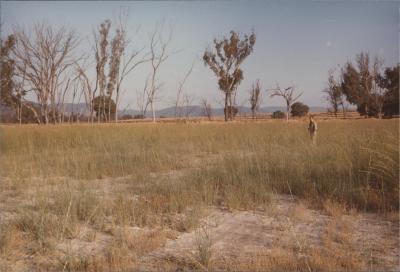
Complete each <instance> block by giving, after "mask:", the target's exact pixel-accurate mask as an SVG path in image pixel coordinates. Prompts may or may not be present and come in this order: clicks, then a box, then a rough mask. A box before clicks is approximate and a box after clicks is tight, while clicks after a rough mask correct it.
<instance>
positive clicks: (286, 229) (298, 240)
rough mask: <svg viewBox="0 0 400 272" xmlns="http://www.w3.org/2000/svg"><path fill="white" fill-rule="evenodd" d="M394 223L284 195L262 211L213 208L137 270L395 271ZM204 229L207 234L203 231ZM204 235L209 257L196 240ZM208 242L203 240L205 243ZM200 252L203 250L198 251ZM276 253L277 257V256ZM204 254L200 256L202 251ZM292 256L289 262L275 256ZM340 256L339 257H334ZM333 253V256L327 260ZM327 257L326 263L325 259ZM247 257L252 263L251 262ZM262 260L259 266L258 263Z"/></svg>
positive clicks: (141, 262) (397, 257)
mask: <svg viewBox="0 0 400 272" xmlns="http://www.w3.org/2000/svg"><path fill="white" fill-rule="evenodd" d="M398 231H399V228H398V224H395V223H392V222H388V221H383V220H382V219H380V218H379V217H377V216H375V215H368V214H359V213H357V214H351V215H346V214H342V215H337V216H329V215H326V214H323V213H322V211H316V210H312V209H309V208H307V207H306V206H305V205H303V204H302V203H300V202H299V201H297V200H292V199H291V198H290V197H287V196H278V197H274V200H273V202H272V204H271V207H270V208H269V209H268V211H267V212H260V211H253V212H252V211H232V212H231V211H227V210H214V211H213V212H212V213H211V214H210V215H209V216H208V217H207V218H205V219H204V220H203V221H202V226H201V227H200V228H198V229H196V230H194V231H192V232H189V233H184V234H181V235H180V236H179V237H178V238H177V239H175V240H168V241H167V242H166V244H165V246H164V247H163V248H160V249H158V250H155V251H153V252H151V253H150V254H148V255H147V256H145V257H143V258H142V259H141V261H140V265H139V266H138V270H152V271H153V270H166V269H167V270H180V269H205V268H210V266H211V267H212V268H214V269H247V270H248V269H250V270H253V269H255V268H257V265H258V266H260V265H261V267H258V268H259V269H261V270H263V269H262V268H264V270H265V269H288V270H291V268H293V269H297V268H300V270H302V268H303V269H304V270H308V268H310V269H311V270H313V269H314V268H315V269H317V268H322V269H323V270H324V268H325V270H329V268H336V269H345V268H347V270H348V269H349V268H353V269H363V270H365V269H372V270H385V271H387V270H389V271H398V270H399V268H400V266H399V247H398V242H399V240H398ZM203 234H206V235H203ZM207 239H208V240H209V244H208V246H209V248H208V249H206V250H208V251H209V252H211V253H210V255H209V260H206V261H207V263H205V259H204V258H202V256H201V254H202V251H204V250H205V249H204V248H203V249H202V248H201V243H202V242H204V241H201V240H207ZM206 244H207V243H206ZM203 253H204V252H203ZM277 256H278V257H277ZM203 257H204V256H203ZM279 257H281V258H287V257H292V258H295V259H297V265H299V266H297V267H296V261H295V259H292V260H293V262H292V265H294V266H293V267H288V266H286V265H287V264H286V263H283V262H282V261H281V262H279V261H278V262H277V261H276V260H277V258H278V259H279ZM334 257H337V258H338V259H340V262H339V261H337V260H334ZM332 258H333V260H332ZM329 259H330V263H325V261H326V260H329ZM252 263H253V264H254V266H252ZM262 265H264V266H262ZM350 270H351V269H350Z"/></svg>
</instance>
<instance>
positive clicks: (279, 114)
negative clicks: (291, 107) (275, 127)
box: [272, 110, 286, 119]
mask: <svg viewBox="0 0 400 272" xmlns="http://www.w3.org/2000/svg"><path fill="white" fill-rule="evenodd" d="M272 118H273V119H285V118H286V113H284V112H282V111H280V110H278V111H274V112H273V113H272Z"/></svg>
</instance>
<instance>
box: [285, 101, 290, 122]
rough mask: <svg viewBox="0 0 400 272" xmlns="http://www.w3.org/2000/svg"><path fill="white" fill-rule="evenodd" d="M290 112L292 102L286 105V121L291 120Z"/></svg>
mask: <svg viewBox="0 0 400 272" xmlns="http://www.w3.org/2000/svg"><path fill="white" fill-rule="evenodd" d="M289 114H290V104H289V103H287V105H286V122H289Z"/></svg>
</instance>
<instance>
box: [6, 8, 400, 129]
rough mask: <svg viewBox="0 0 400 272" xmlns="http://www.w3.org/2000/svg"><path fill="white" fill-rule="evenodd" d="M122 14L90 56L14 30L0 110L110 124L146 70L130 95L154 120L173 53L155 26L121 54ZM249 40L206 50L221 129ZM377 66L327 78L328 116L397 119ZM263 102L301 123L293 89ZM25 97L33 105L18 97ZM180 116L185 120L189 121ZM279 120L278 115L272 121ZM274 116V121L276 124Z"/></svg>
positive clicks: (68, 35)
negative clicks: (130, 82) (351, 110)
mask: <svg viewBox="0 0 400 272" xmlns="http://www.w3.org/2000/svg"><path fill="white" fill-rule="evenodd" d="M127 18H128V16H127V14H124V13H120V15H119V17H118V18H117V20H116V22H115V23H114V24H112V22H111V21H110V20H105V21H103V22H102V23H101V24H100V25H99V26H98V27H97V28H96V29H93V32H92V37H91V40H90V52H86V53H82V52H80V54H78V52H77V50H78V48H79V45H80V43H81V42H82V40H81V39H80V38H79V36H78V35H77V33H76V31H74V30H73V29H70V28H66V27H59V28H57V27H55V26H52V25H49V24H46V23H36V24H34V25H33V27H32V28H31V29H24V28H21V27H16V28H15V29H14V31H13V33H12V34H11V35H9V36H8V37H7V38H6V39H5V40H1V60H0V61H1V62H0V69H1V70H0V71H1V86H0V87H1V93H0V95H1V103H2V104H5V105H8V106H11V107H12V108H13V109H14V111H15V115H16V117H17V120H18V122H20V123H22V122H23V120H25V121H26V120H29V121H32V120H34V121H36V122H37V123H39V124H49V123H63V122H73V121H74V120H75V119H78V120H79V112H74V103H75V102H76V101H77V102H78V103H79V102H80V101H81V100H82V99H83V100H84V102H85V104H86V108H87V109H88V111H89V116H88V117H87V118H86V119H87V121H88V122H91V123H93V122H111V121H113V122H117V121H118V110H119V104H120V98H121V94H122V89H123V83H124V80H125V79H126V78H127V77H128V76H131V73H132V71H134V70H135V69H136V68H137V67H139V66H140V65H143V64H146V63H147V64H150V65H149V66H150V72H149V74H148V77H147V78H146V80H145V82H144V87H143V89H142V90H137V93H136V94H137V105H138V108H139V110H140V112H141V113H142V114H140V116H141V117H145V116H146V113H147V112H148V111H151V115H152V120H153V121H155V120H156V116H155V103H156V102H157V101H159V100H160V97H159V92H160V89H161V88H162V82H160V80H159V73H160V67H161V66H162V65H163V63H164V62H165V61H166V60H167V59H168V58H169V57H170V56H171V55H173V54H175V53H177V51H173V50H171V48H170V43H171V39H172V28H171V29H169V31H165V26H164V23H159V24H157V25H156V27H155V28H154V30H153V32H152V33H150V34H149V40H148V46H147V49H146V47H143V48H140V49H134V50H132V51H129V48H130V47H129V45H131V44H133V41H132V40H131V39H130V38H129V35H128V29H127ZM255 43H256V35H255V33H254V32H251V33H250V34H249V35H246V34H245V35H243V36H242V37H241V36H240V35H239V34H238V33H236V32H235V31H231V32H230V35H229V36H228V37H223V38H222V39H220V40H218V39H214V41H213V46H212V47H209V48H206V50H205V52H204V55H203V62H204V65H205V66H207V67H209V68H210V70H211V71H212V72H213V73H214V74H215V76H216V78H217V83H218V87H219V89H220V90H221V91H222V93H223V96H224V118H225V121H230V120H233V119H234V117H235V115H236V114H237V112H238V108H237V101H236V94H237V89H238V86H239V85H240V83H241V82H242V80H243V79H244V72H243V70H242V69H241V65H242V63H243V62H244V61H245V59H246V58H247V57H248V56H249V55H250V54H251V53H252V52H253V50H254V46H255ZM194 64H195V62H193V63H192V65H191V66H190V68H189V69H188V71H187V72H186V74H185V75H184V77H183V79H182V80H181V81H180V82H179V84H178V88H177V95H176V98H175V100H174V102H173V105H174V107H175V117H178V118H180V117H181V116H182V115H183V114H184V113H183V112H182V108H183V107H184V106H186V109H188V108H189V105H190V104H191V103H192V102H193V97H191V96H190V95H189V94H188V93H187V92H185V91H184V85H185V82H186V81H187V79H188V77H189V76H190V75H191V73H192V71H193V67H194ZM382 67H383V62H382V61H380V60H379V59H378V58H375V59H374V62H373V64H372V65H370V59H369V54H368V53H361V54H360V55H357V58H356V64H352V63H350V62H349V63H346V64H345V65H344V67H342V68H341V70H340V72H341V73H340V76H339V78H335V75H334V72H333V70H332V71H330V72H329V77H328V87H327V88H326V89H325V90H324V92H325V93H326V95H327V99H328V101H329V103H330V105H331V106H332V109H333V111H334V113H335V115H337V112H338V111H339V110H340V109H341V110H342V111H343V112H344V113H345V111H346V108H347V105H346V103H349V104H354V105H356V106H357V110H358V111H359V112H360V113H361V114H362V115H366V116H379V117H381V116H382V114H384V115H393V114H398V111H399V106H398V73H399V67H398V66H396V67H394V68H386V69H385V70H383V68H382ZM265 91H267V92H270V96H271V97H274V96H279V97H282V98H283V99H284V101H285V103H286V114H285V116H286V119H287V120H289V118H290V115H291V114H290V113H292V115H293V116H295V115H300V116H301V115H304V112H308V107H307V106H306V105H304V104H302V103H300V102H298V101H297V100H298V99H299V97H300V96H301V95H302V93H297V92H296V91H295V86H288V87H286V88H281V87H280V86H279V84H277V86H276V88H274V89H270V90H265ZM262 92H263V91H262V87H261V83H260V81H259V80H257V81H255V82H254V84H253V86H252V88H251V89H250V90H249V99H248V102H249V104H250V107H251V111H252V117H253V118H256V116H257V111H258V110H259V107H260V104H261V100H262ZM29 93H31V94H33V95H34V97H35V98H36V101H37V102H36V103H33V102H32V101H29V100H28V99H27V98H26V97H27V95H28V94H29ZM67 97H69V98H70V99H72V103H71V104H72V110H71V111H72V112H70V113H69V114H66V113H65V104H66V103H65V101H66V98H67ZM201 105H202V107H203V111H204V115H205V116H207V117H208V118H209V119H210V120H211V118H212V109H211V104H210V103H209V101H207V99H204V98H203V99H201ZM189 114H190V113H189V112H188V110H187V111H186V116H189ZM278 115H279V113H278ZM278 115H276V116H278Z"/></svg>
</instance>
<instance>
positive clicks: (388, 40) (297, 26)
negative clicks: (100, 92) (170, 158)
mask: <svg viewBox="0 0 400 272" xmlns="http://www.w3.org/2000/svg"><path fill="white" fill-rule="evenodd" d="M121 7H122V8H123V9H129V12H130V19H129V22H128V26H129V30H130V31H131V32H130V34H133V32H134V29H136V28H137V27H138V26H140V30H139V33H138V34H137V35H136V36H135V37H134V39H133V45H134V46H136V48H140V47H142V46H144V45H146V44H148V33H149V32H151V31H152V30H153V29H154V27H155V24H156V22H157V21H161V20H163V19H164V20H165V21H166V22H167V23H171V24H172V25H173V26H174V34H173V41H172V43H171V48H175V49H182V51H181V52H180V53H178V54H176V55H173V56H172V57H171V58H170V59H169V60H168V61H167V62H166V63H165V64H163V66H162V67H161V70H160V81H162V82H164V83H165V84H164V85H163V89H162V90H161V96H162V98H163V101H164V102H161V103H159V105H158V106H157V107H158V108H162V107H165V106H168V105H170V104H171V103H170V101H171V99H172V98H173V97H174V96H175V93H176V89H177V84H178V81H179V80H180V79H181V78H182V77H183V76H184V74H185V72H186V71H187V69H188V68H189V66H190V65H191V63H192V61H193V59H194V58H197V62H196V64H195V71H194V73H193V74H192V75H191V77H190V78H189V79H188V81H187V85H186V88H185V89H186V90H187V91H188V92H189V93H190V94H191V95H193V96H194V97H196V98H197V99H198V100H199V99H200V98H201V97H207V98H209V99H210V100H212V101H213V102H214V105H218V103H217V101H220V100H221V98H222V94H221V92H220V91H219V90H218V87H217V79H216V78H215V76H214V75H213V74H212V72H211V70H209V69H208V68H207V67H205V66H204V64H203V62H202V60H201V57H202V54H203V52H204V50H205V48H206V47H207V46H209V45H212V40H213V38H215V37H217V38H218V37H220V38H221V37H222V36H223V35H228V34H229V31H230V30H236V31H239V32H240V33H249V32H250V31H251V29H254V30H255V33H256V35H257V42H256V45H255V48H254V52H253V54H252V55H250V56H249V57H248V58H247V59H246V61H245V63H244V64H243V70H244V77H245V80H243V81H242V83H241V85H240V86H239V88H238V103H239V104H241V102H243V101H245V100H246V99H247V96H248V93H247V90H248V89H249V88H250V87H251V83H252V82H253V81H255V80H256V79H257V78H259V79H260V81H261V83H262V85H263V87H264V88H271V87H274V86H275V82H279V83H280V85H281V86H287V85H289V84H292V83H293V84H294V85H296V87H297V90H298V91H302V92H304V94H303V96H302V97H301V99H300V101H302V102H304V103H306V104H308V105H310V106H321V105H322V106H325V105H326V103H325V101H324V99H323V94H322V92H321V91H322V90H323V88H324V87H325V85H326V79H327V73H328V70H329V69H330V68H333V67H336V66H337V65H338V64H343V63H345V62H346V61H347V60H353V59H354V58H355V55H356V54H357V53H359V52H361V51H368V52H370V54H371V55H375V54H379V55H380V56H381V57H383V58H384V60H385V65H386V66H392V65H395V64H396V63H397V62H399V46H398V44H399V36H398V35H399V32H398V31H399V2H390V1H374V2H366V1H363V2H361V1H354V2H351V1H329V2H326V1H318V2H314V1H232V2H231V1H217V2H200V1H194V2H185V1H182V2H157V1H156V2H129V1H125V2H106V1H91V2H81V1H77V2H66V1H65V2H49V1H43V2H33V1H32V2H31V1H29V2H19V1H18V2H16V1H2V2H1V22H2V24H3V29H2V36H4V35H6V34H8V33H9V32H10V29H11V28H12V26H13V25H15V24H19V25H23V26H30V25H31V24H32V23H33V22H36V21H42V20H46V21H48V22H50V23H51V24H54V25H62V24H66V25H69V26H71V27H73V28H75V29H76V30H77V31H78V32H79V34H80V35H81V36H82V37H88V38H90V37H91V36H90V35H91V30H92V28H93V27H96V26H97V25H99V24H100V23H101V22H102V21H103V20H104V19H106V18H109V19H111V20H112V19H113V18H114V15H115V14H116V13H117V12H118V11H119V9H120V8H121ZM84 42H86V41H84ZM148 68H149V67H148V65H145V66H142V67H141V68H140V69H139V70H137V71H135V72H134V73H132V74H131V76H130V78H129V79H128V80H126V81H125V83H124V86H123V89H124V90H125V92H124V94H123V97H122V103H121V107H120V109H122V108H124V107H125V106H126V105H130V107H133V108H136V101H135V100H136V90H139V89H141V88H142V87H143V84H144V81H145V78H146V74H147V71H148ZM263 105H283V101H282V100H281V99H279V98H274V99H271V98H269V97H268V96H267V95H265V98H264V103H263Z"/></svg>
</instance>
